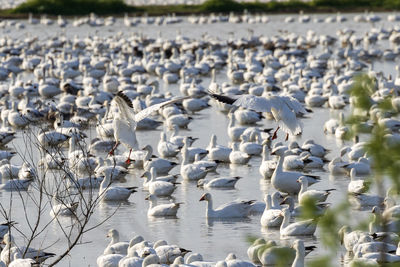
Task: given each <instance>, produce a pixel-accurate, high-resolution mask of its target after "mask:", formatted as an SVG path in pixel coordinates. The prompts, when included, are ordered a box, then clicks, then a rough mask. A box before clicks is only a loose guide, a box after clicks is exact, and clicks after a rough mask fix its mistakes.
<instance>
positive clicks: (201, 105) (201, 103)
mask: <svg viewBox="0 0 400 267" xmlns="http://www.w3.org/2000/svg"><path fill="white" fill-rule="evenodd" d="M182 106H183V108H184V109H185V110H186V111H190V112H191V113H192V114H194V113H195V112H198V111H201V110H203V109H205V108H208V107H210V105H209V104H208V103H207V102H206V101H205V100H203V99H198V98H192V99H185V100H183V102H182Z"/></svg>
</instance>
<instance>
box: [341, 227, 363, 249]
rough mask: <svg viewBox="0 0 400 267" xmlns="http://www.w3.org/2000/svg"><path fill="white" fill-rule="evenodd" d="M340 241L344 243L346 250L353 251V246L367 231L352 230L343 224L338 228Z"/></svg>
mask: <svg viewBox="0 0 400 267" xmlns="http://www.w3.org/2000/svg"><path fill="white" fill-rule="evenodd" d="M338 234H339V238H340V243H341V244H342V245H344V247H345V248H346V250H347V251H351V252H352V251H353V248H354V246H355V245H356V244H357V243H358V240H360V239H361V237H363V236H366V235H368V234H367V233H365V232H363V231H360V230H355V231H352V230H351V228H350V226H347V225H344V226H342V228H340V229H339V232H338Z"/></svg>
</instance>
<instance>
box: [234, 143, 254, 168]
mask: <svg viewBox="0 0 400 267" xmlns="http://www.w3.org/2000/svg"><path fill="white" fill-rule="evenodd" d="M250 158H251V156H250V155H248V154H247V153H245V152H242V151H240V150H239V144H238V143H233V144H232V152H231V153H230V154H229V161H230V163H231V164H241V165H244V164H247V163H248V162H249V160H250Z"/></svg>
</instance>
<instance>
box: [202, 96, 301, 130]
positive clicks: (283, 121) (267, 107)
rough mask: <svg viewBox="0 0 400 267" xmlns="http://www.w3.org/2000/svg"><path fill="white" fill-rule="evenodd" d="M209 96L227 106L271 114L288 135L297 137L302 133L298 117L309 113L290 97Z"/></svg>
mask: <svg viewBox="0 0 400 267" xmlns="http://www.w3.org/2000/svg"><path fill="white" fill-rule="evenodd" d="M209 95H210V96H211V97H212V98H214V99H216V100H217V101H220V102H223V103H226V104H231V105H235V106H241V107H244V108H248V109H252V110H254V111H257V112H268V113H271V114H272V116H273V118H274V119H275V121H276V122H277V123H278V125H279V126H280V128H282V129H283V131H285V132H286V133H287V134H289V133H290V134H292V135H297V134H300V133H301V131H302V129H301V128H302V126H301V123H300V122H299V121H298V120H297V118H296V115H297V114H305V113H307V111H306V110H305V109H304V107H303V106H302V105H301V104H300V103H299V102H298V101H297V100H296V99H294V98H292V97H290V96H277V95H271V96H268V97H260V96H254V95H241V96H240V97H239V98H237V99H233V98H231V97H228V96H224V95H220V94H217V93H214V92H209Z"/></svg>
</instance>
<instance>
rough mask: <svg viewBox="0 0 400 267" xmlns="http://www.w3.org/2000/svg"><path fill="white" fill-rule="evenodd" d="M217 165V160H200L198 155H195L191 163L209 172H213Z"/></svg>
mask: <svg viewBox="0 0 400 267" xmlns="http://www.w3.org/2000/svg"><path fill="white" fill-rule="evenodd" d="M218 163H219V161H217V160H201V155H200V154H196V155H195V156H194V161H193V164H196V165H197V166H199V167H200V168H205V169H207V170H208V171H209V172H211V171H215V170H216V169H217V167H218Z"/></svg>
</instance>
